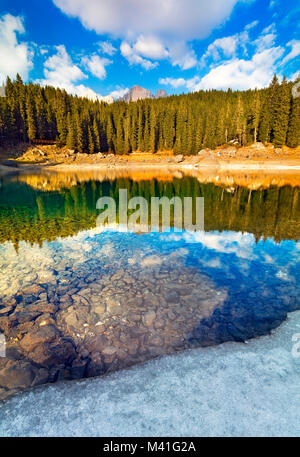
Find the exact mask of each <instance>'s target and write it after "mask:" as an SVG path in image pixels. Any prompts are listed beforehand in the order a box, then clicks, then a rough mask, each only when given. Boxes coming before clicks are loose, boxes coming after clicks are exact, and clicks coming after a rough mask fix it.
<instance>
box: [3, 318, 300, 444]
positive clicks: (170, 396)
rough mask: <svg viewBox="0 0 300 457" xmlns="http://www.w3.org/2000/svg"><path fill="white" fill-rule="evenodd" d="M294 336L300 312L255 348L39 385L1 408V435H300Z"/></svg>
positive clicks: (299, 373) (299, 330) (198, 353)
mask: <svg viewBox="0 0 300 457" xmlns="http://www.w3.org/2000/svg"><path fill="white" fill-rule="evenodd" d="M295 334H298V336H296V337H294V340H295V338H296V339H297V338H298V337H299V336H300V311H297V312H294V313H292V314H290V315H289V319H288V320H287V321H286V322H285V323H283V324H282V325H281V326H280V327H279V328H278V329H276V330H275V331H274V332H273V334H272V335H268V336H264V337H261V338H258V339H255V340H251V341H249V342H248V344H243V343H226V344H223V345H220V346H217V347H210V348H200V349H194V350H190V351H186V352H182V353H179V354H176V355H172V356H164V357H161V358H159V359H156V360H153V361H151V362H148V363H146V364H144V365H139V366H135V367H134V368H132V369H128V370H124V371H122V372H116V373H114V374H112V375H109V376H105V377H99V378H93V379H85V380H81V381H72V382H61V383H56V384H52V385H47V386H40V387H38V388H36V389H34V390H32V391H30V392H24V393H21V394H19V395H17V396H15V397H13V398H11V399H9V400H7V401H6V402H4V403H3V404H2V405H1V406H0V435H1V436H106V437H110V436H299V435H300V357H295V355H296V356H297V355H300V349H297V347H296V346H295V344H296V343H295V341H292V337H293V335H295ZM298 341H300V338H299V340H298ZM293 346H294V355H293V354H292V348H293ZM297 351H298V352H299V354H298V352H297Z"/></svg>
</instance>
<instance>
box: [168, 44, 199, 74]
mask: <svg viewBox="0 0 300 457" xmlns="http://www.w3.org/2000/svg"><path fill="white" fill-rule="evenodd" d="M169 54H170V59H171V62H172V65H173V66H175V65H178V66H179V67H180V68H181V69H182V70H189V69H190V68H193V67H195V66H196V65H197V56H196V54H195V51H194V50H193V49H192V48H191V47H190V46H188V45H187V44H186V43H185V42H184V41H174V42H172V43H170V44H169Z"/></svg>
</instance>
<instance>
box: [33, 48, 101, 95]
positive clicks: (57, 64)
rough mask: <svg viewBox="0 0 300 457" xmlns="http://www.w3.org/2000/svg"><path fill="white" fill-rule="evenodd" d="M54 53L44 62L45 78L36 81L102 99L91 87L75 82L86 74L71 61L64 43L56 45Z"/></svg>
mask: <svg viewBox="0 0 300 457" xmlns="http://www.w3.org/2000/svg"><path fill="white" fill-rule="evenodd" d="M55 49H56V51H57V52H56V54H54V55H52V56H51V57H49V58H48V59H47V60H46V61H45V63H44V75H45V78H44V79H41V80H38V81H37V82H38V83H40V84H42V85H44V86H45V85H49V86H54V87H59V88H60V89H65V90H66V91H67V92H69V93H71V94H74V95H78V96H79V97H87V98H90V99H92V100H97V99H98V100H102V98H103V97H102V96H101V95H100V94H97V93H96V92H95V91H93V89H90V88H89V87H86V86H85V85H83V84H75V83H77V82H78V81H81V80H82V79H86V78H87V77H88V76H87V75H86V74H85V73H83V72H82V70H81V69H80V68H79V67H78V66H77V65H75V64H74V63H73V62H72V59H71V57H70V56H69V54H68V53H67V51H66V48H65V46H64V45H60V46H56V47H55Z"/></svg>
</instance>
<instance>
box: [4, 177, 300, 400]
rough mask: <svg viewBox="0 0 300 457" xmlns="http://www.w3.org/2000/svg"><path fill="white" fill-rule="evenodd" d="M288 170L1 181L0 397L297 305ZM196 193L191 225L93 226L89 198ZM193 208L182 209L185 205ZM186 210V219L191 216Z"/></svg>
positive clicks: (245, 328) (200, 341)
mask: <svg viewBox="0 0 300 457" xmlns="http://www.w3.org/2000/svg"><path fill="white" fill-rule="evenodd" d="M299 185H300V175H298V176H294V175H284V176H280V175H278V176H275V177H274V176H271V175H266V176H260V175H258V174H253V173H252V174H251V175H247V173H243V174H236V175H235V176H233V177H232V176H227V175H223V176H216V175H215V174H212V175H211V176H210V175H209V174H205V175H201V174H199V173H195V174H193V173H192V172H191V173H183V172H172V173H167V172H162V171H159V170H158V171H157V172H151V173H150V172H141V171H140V172H138V171H136V170H135V171H132V172H128V171H127V172H125V171H120V172H113V171H109V170H106V171H98V172H97V171H93V172H92V171H90V172H89V171H86V172H78V173H75V172H47V173H46V172H41V173H31V174H30V173H20V174H16V175H14V174H11V175H5V176H2V177H1V178H0V272H1V274H0V336H1V338H2V354H1V355H2V356H1V357H0V399H4V398H6V397H8V396H9V395H11V394H14V393H16V392H19V391H21V390H24V389H28V388H32V387H34V386H36V385H39V384H44V383H49V382H56V381H59V380H65V379H70V380H71V379H79V378H84V377H92V376H98V375H104V374H106V373H109V372H111V371H116V370H119V369H122V368H125V367H128V366H131V365H134V364H137V363H142V362H145V361H146V360H149V359H151V358H154V357H158V356H161V355H164V354H169V353H172V352H175V351H181V350H185V349H189V348H195V347H199V346H210V345H217V344H221V343H224V342H227V341H239V342H241V341H246V340H248V339H250V338H256V337H259V336H261V335H264V334H267V333H269V332H270V331H272V330H273V329H275V328H276V327H278V326H279V325H280V324H281V323H282V322H283V321H284V320H286V318H287V314H288V313H290V312H293V311H295V310H298V309H299V308H300V293H299V292H300V290H299V289H300V287H299V277H300V275H299V273H300V265H299V258H300V243H299V237H300V198H299V197H300V187H299ZM120 189H126V190H127V196H128V199H130V198H132V197H136V196H138V197H144V198H145V199H146V201H147V202H149V205H150V200H151V197H168V198H169V199H170V198H172V197H176V196H178V197H180V198H181V199H183V198H184V197H192V198H193V199H195V198H196V197H204V228H203V230H181V231H180V230H178V227H176V224H175V223H174V218H172V214H171V227H170V229H169V230H165V229H164V227H163V226H162V225H161V226H160V227H158V228H157V230H156V231H148V232H147V231H143V230H142V229H141V227H139V225H138V224H137V226H136V229H130V230H124V228H123V229H122V230H120V229H119V228H118V224H115V225H109V224H108V225H106V224H104V225H102V226H99V224H97V217H98V215H99V213H100V211H99V209H97V207H96V206H97V201H98V199H99V198H100V197H103V196H109V197H112V198H113V199H114V201H115V202H116V207H118V198H119V191H120ZM193 209H195V208H194V206H193ZM193 216H194V215H193Z"/></svg>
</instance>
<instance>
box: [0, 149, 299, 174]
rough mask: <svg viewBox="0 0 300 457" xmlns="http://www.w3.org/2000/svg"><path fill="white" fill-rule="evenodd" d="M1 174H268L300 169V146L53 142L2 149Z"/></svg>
mask: <svg viewBox="0 0 300 457" xmlns="http://www.w3.org/2000/svg"><path fill="white" fill-rule="evenodd" d="M1 157H2V161H0V174H6V173H11V172H13V173H15V172H21V173H22V172H24V171H25V172H28V171H42V170H47V171H48V170H49V171H50V170H53V171H70V172H71V171H76V172H77V171H79V170H80V171H81V170H82V171H88V170H100V169H101V170H105V169H128V168H130V169H136V170H141V169H144V168H147V169H149V170H151V169H161V168H163V169H170V170H173V171H174V170H181V171H184V172H185V171H187V170H195V171H198V170H199V171H201V170H207V169H209V170H215V171H218V172H223V171H226V172H230V171H245V170H249V171H251V170H254V171H262V172H264V173H266V172H267V173H268V172H272V173H274V172H275V173H277V172H280V173H282V172H286V171H294V172H297V171H298V170H300V147H298V148H295V149H291V148H287V147H283V148H280V149H279V148H274V146H273V145H271V144H267V145H263V144H262V143H254V144H252V145H250V146H247V147H235V146H228V145H225V146H222V147H220V148H217V149H215V150H210V149H208V148H206V149H202V150H201V151H199V153H198V155H192V156H183V155H181V154H177V155H174V154H173V152H172V151H164V152H161V153H155V154H153V153H148V152H133V153H131V154H127V155H125V154H124V155H115V154H111V153H107V154H106V153H97V154H93V155H90V154H80V153H75V152H74V151H72V150H69V149H67V148H57V147H56V146H53V145H50V146H49V145H48V146H45V145H38V146H28V145H26V144H25V145H20V146H19V147H17V148H15V149H14V150H4V151H3V150H2V151H1Z"/></svg>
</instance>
